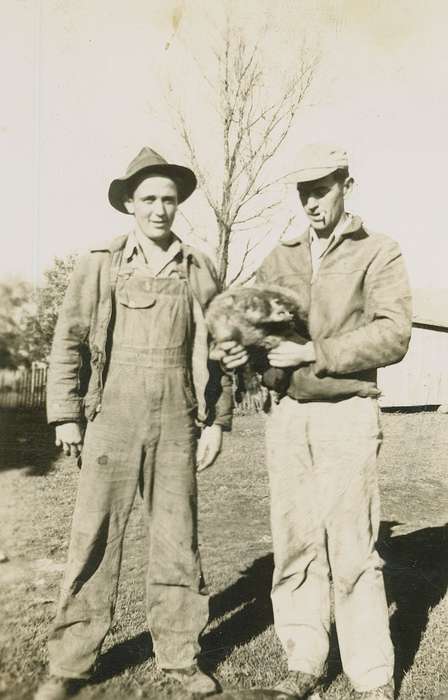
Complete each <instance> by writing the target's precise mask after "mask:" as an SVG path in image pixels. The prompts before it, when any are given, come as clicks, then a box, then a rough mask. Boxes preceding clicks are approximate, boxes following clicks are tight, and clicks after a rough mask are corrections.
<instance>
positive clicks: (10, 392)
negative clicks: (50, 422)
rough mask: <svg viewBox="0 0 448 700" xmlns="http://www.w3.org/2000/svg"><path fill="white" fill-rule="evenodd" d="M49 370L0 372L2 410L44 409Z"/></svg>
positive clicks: (33, 368) (35, 368)
mask: <svg viewBox="0 0 448 700" xmlns="http://www.w3.org/2000/svg"><path fill="white" fill-rule="evenodd" d="M46 386H47V368H46V367H39V366H33V367H32V369H29V370H24V369H23V370H22V369H20V370H8V369H3V370H0V408H43V407H44V406H45V391H46Z"/></svg>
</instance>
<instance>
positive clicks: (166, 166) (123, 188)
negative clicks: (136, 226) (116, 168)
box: [108, 163, 197, 214]
mask: <svg viewBox="0 0 448 700" xmlns="http://www.w3.org/2000/svg"><path fill="white" fill-rule="evenodd" d="M145 174H147V175H161V176H163V177H169V178H170V180H173V181H174V182H175V183H176V186H177V200H178V203H179V204H181V203H182V202H185V200H186V199H188V197H189V196H190V195H191V194H193V192H194V190H195V189H196V186H197V180H196V175H195V174H194V172H193V171H192V170H190V168H186V167H185V166H183V165H174V164H172V163H160V164H157V165H147V166H145V167H143V168H141V169H140V170H137V172H135V173H132V175H127V176H125V177H117V178H116V179H115V180H112V182H111V183H110V187H109V195H108V196H109V202H110V203H111V205H112V206H113V207H114V209H117V210H118V211H120V212H122V213H123V214H129V212H128V210H127V209H126V206H125V202H126V200H127V199H128V197H129V183H130V182H131V180H135V179H141V178H142V177H144V175H145Z"/></svg>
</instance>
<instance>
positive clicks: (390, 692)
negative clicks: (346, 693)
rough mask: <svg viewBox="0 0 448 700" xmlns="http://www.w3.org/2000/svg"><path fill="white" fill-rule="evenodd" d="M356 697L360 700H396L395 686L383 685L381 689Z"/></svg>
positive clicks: (366, 691)
mask: <svg viewBox="0 0 448 700" xmlns="http://www.w3.org/2000/svg"><path fill="white" fill-rule="evenodd" d="M355 697H356V698H359V700H394V697H395V686H394V684H393V683H392V682H391V683H388V684H387V685H382V686H381V687H380V688H374V689H373V690H364V691H362V692H357V693H356V695H355Z"/></svg>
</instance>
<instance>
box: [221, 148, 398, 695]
mask: <svg viewBox="0 0 448 700" xmlns="http://www.w3.org/2000/svg"><path fill="white" fill-rule="evenodd" d="M298 163H299V171H298V172H297V174H296V182H297V190H298V194H299V197H300V201H301V203H302V206H303V208H304V210H305V213H306V215H307V217H308V219H309V222H310V225H309V228H308V229H307V231H306V232H305V233H304V234H303V235H301V236H299V237H298V238H295V239H293V240H288V241H284V242H282V243H281V244H280V245H279V246H277V247H276V248H275V249H274V250H273V252H272V253H270V254H269V255H268V256H267V258H266V259H265V260H264V262H263V263H262V265H261V267H260V269H259V271H258V275H257V283H259V284H263V283H266V284H276V285H281V286H284V287H287V288H290V289H293V290H294V291H296V292H297V293H298V294H299V296H300V297H301V298H302V299H303V300H304V303H305V306H307V308H308V311H309V317H308V326H309V334H310V341H309V342H308V343H307V344H305V345H297V344H296V343H294V342H290V341H285V342H283V343H282V344H280V345H279V346H278V347H277V348H275V349H274V350H272V351H271V352H270V354H269V361H270V364H271V365H272V366H274V367H283V368H293V369H294V371H293V374H292V378H291V382H290V386H289V389H288V394H287V395H286V396H285V397H284V398H282V399H281V400H280V401H279V403H278V404H275V402H273V405H272V408H271V410H270V412H269V414H268V416H267V427H266V445H267V462H268V468H269V475H270V488H271V524H272V534H273V546H274V559H275V571H274V577H273V586H272V603H273V610H274V621H275V628H276V631H277V634H278V636H279V638H280V641H281V643H282V645H283V648H284V650H285V653H286V656H287V660H288V668H289V672H288V674H287V676H286V678H284V679H283V680H282V681H281V682H280V683H279V684H278V686H277V689H278V690H279V691H283V692H286V693H290V694H291V695H292V696H294V697H298V698H305V697H306V698H308V697H313V698H318V697H319V686H320V684H321V681H322V679H323V677H324V674H325V667H326V662H327V658H328V652H329V632H330V575H331V578H332V581H333V586H334V605H335V608H334V610H335V619H336V629H337V634H338V641H339V649H340V653H341V659H342V665H343V668H344V671H345V673H346V674H347V676H348V677H349V679H350V681H351V682H352V684H353V686H354V689H355V691H356V697H359V698H363V699H364V700H392V698H393V697H394V683H393V670H394V653H393V647H392V643H391V638H390V633H389V622H388V610H387V604H386V597H385V592H384V583H383V575H382V562H381V560H380V558H379V556H378V554H377V551H376V548H375V543H376V539H377V536H378V528H379V522H380V513H379V493H378V483H377V455H378V450H379V447H380V445H381V426H380V420H379V410H378V403H377V396H378V394H379V391H378V388H377V384H376V374H377V368H378V367H384V366H386V365H390V364H392V363H394V362H399V361H400V360H401V359H402V358H403V356H404V355H405V353H406V351H407V348H408V343H409V339H410V334H411V295H410V291H409V285H408V279H407V275H406V271H405V267H404V264H403V259H402V256H401V253H400V250H399V247H398V245H397V243H395V242H394V241H393V240H392V239H390V238H388V237H387V236H384V235H380V234H376V233H372V232H371V231H370V230H368V229H367V228H366V226H365V225H364V224H363V222H362V221H361V219H360V218H359V217H358V216H352V215H351V214H349V213H347V211H346V208H345V199H346V197H347V195H348V194H349V193H350V191H351V189H352V185H353V180H352V178H351V177H350V174H349V170H348V159H347V154H346V153H345V151H343V150H342V149H340V148H336V147H332V146H326V145H322V144H317V145H309V146H307V147H305V148H304V149H303V150H302V152H301V153H300V154H299V157H298ZM222 355H223V357H222V361H223V362H224V364H225V365H226V366H227V367H228V368H233V367H237V366H239V365H241V364H242V363H244V362H245V361H246V358H247V355H246V352H245V350H244V348H242V347H241V346H238V345H236V344H234V343H227V344H226V345H225V347H223V348H222ZM358 383H359V389H358V388H357V386H358Z"/></svg>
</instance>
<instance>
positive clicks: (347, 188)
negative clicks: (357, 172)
mask: <svg viewBox="0 0 448 700" xmlns="http://www.w3.org/2000/svg"><path fill="white" fill-rule="evenodd" d="M354 184H355V181H354V179H353V178H352V177H351V176H349V177H347V178H346V179H345V180H344V185H343V190H344V197H347V195H349V194H351V193H352V191H353V185H354Z"/></svg>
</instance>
